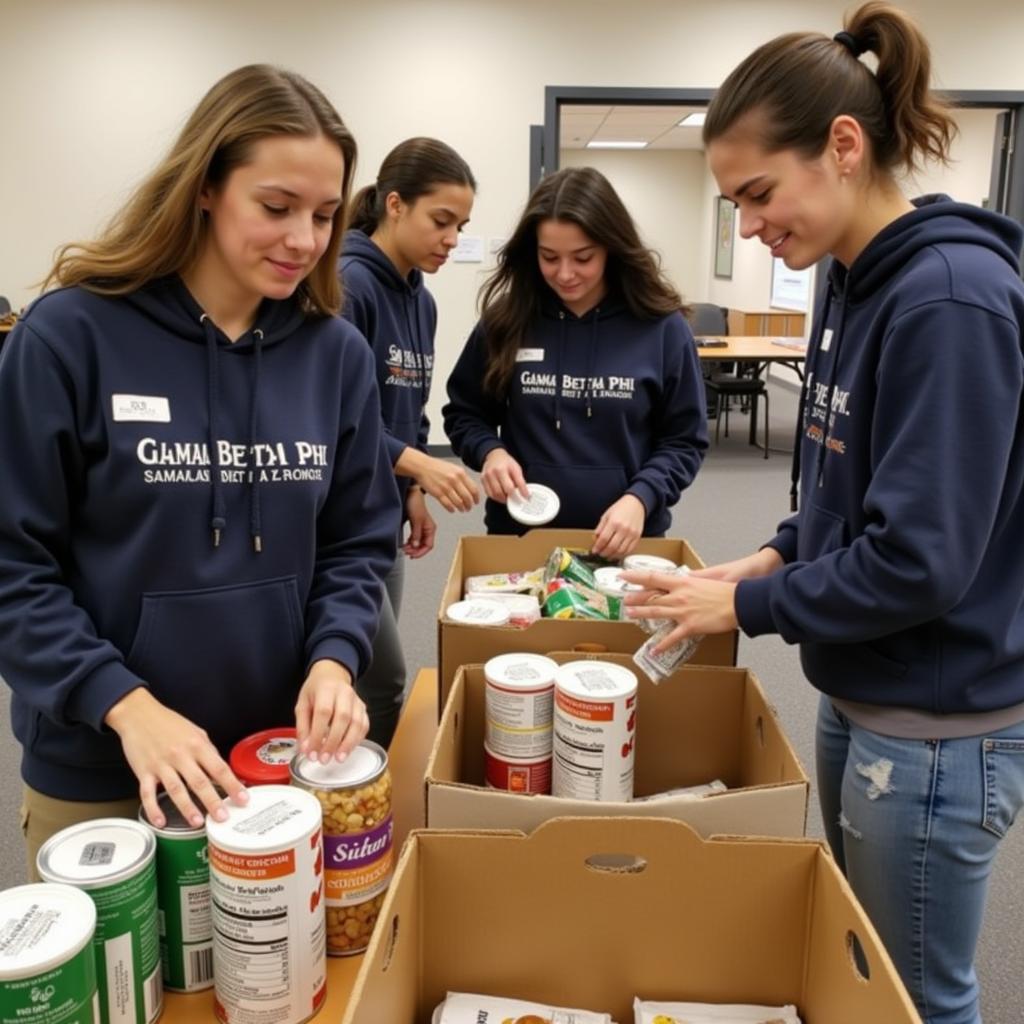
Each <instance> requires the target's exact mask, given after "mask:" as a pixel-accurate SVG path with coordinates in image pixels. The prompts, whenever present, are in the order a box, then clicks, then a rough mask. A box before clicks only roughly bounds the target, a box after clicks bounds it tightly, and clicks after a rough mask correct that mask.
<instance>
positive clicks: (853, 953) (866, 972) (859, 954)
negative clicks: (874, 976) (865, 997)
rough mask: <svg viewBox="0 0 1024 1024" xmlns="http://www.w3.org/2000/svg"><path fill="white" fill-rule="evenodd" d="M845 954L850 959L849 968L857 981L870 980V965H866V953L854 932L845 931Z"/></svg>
mask: <svg viewBox="0 0 1024 1024" xmlns="http://www.w3.org/2000/svg"><path fill="white" fill-rule="evenodd" d="M846 955H847V957H848V958H849V960H850V969H851V970H852V971H853V974H854V977H855V978H856V979H857V980H858V981H870V980H871V967H870V966H869V965H868V958H867V954H866V953H865V952H864V947H863V946H862V945H861V944H860V939H858V938H857V934H856V932H853V931H848V932H847V933H846Z"/></svg>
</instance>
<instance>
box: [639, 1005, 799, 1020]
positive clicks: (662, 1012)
mask: <svg viewBox="0 0 1024 1024" xmlns="http://www.w3.org/2000/svg"><path fill="white" fill-rule="evenodd" d="M633 1013H634V1022H635V1024H800V1018H799V1017H798V1016H797V1012H796V1007H795V1006H752V1005H749V1004H740V1003H734V1004H731V1005H726V1004H724V1003H652V1002H644V1001H642V1000H640V999H637V1000H635V1001H634V1003H633Z"/></svg>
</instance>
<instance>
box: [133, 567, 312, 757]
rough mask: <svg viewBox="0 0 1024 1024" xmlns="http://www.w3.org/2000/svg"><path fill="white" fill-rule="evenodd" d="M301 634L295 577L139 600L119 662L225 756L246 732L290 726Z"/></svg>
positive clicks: (299, 668) (300, 665)
mask: <svg viewBox="0 0 1024 1024" xmlns="http://www.w3.org/2000/svg"><path fill="white" fill-rule="evenodd" d="M304 634H305V630H304V627H303V615H302V609H301V606H300V603H299V594H298V586H297V584H296V580H295V577H294V576H288V577H284V578H281V579H272V580H261V581H259V582H255V583H246V584H241V585H239V586H231V587H213V588H210V589H206V590H186V591H171V592H163V593H151V594H144V595H143V598H142V612H141V615H140V617H139V626H138V629H137V631H136V634H135V641H134V643H133V644H132V647H131V650H130V651H129V652H128V657H127V658H126V659H125V660H126V663H127V665H128V667H129V668H130V669H131V670H132V671H133V672H135V673H136V674H137V675H138V676H139V677H140V678H141V679H143V680H145V681H146V683H147V684H148V685H149V687H150V690H151V691H152V693H153V696H154V697H156V698H157V700H159V701H161V702H162V703H164V704H166V705H167V706H168V707H171V708H173V709H174V710H175V711H177V712H179V713H180V714H182V715H184V716H185V717H186V718H188V719H189V720H190V721H192V722H194V723H196V724H197V725H200V726H202V728H204V729H206V731H207V732H208V733H209V735H210V738H211V739H212V740H213V742H214V743H215V744H216V746H217V747H218V749H219V750H220V751H221V753H226V752H227V750H228V749H229V748H230V746H231V745H232V744H233V743H235V742H236V741H237V740H239V739H241V738H242V737H243V736H246V735H248V734H249V733H251V732H255V731H257V730H258V729H266V728H271V727H274V726H283V725H288V724H290V723H291V721H292V718H293V714H294V705H295V698H296V696H297V695H298V690H299V686H300V685H301V683H302V676H303V668H304V663H303V647H304Z"/></svg>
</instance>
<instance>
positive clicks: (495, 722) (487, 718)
mask: <svg viewBox="0 0 1024 1024" xmlns="http://www.w3.org/2000/svg"><path fill="white" fill-rule="evenodd" d="M557 671H558V664H557V662H554V661H552V660H551V659H550V658H545V657H544V655H543V654H498V655H496V656H495V657H493V658H489V659H488V660H487V663H486V664H485V665H484V679H485V680H486V688H485V691H484V709H485V714H484V744H485V745H486V746H487V747H489V748H490V749H491V751H492V752H493V753H494V754H497V755H498V757H502V758H514V759H516V760H522V759H527V760H530V761H538V760H542V759H544V758H550V757H551V709H552V703H553V701H554V695H555V673H556V672H557ZM502 788H505V787H502Z"/></svg>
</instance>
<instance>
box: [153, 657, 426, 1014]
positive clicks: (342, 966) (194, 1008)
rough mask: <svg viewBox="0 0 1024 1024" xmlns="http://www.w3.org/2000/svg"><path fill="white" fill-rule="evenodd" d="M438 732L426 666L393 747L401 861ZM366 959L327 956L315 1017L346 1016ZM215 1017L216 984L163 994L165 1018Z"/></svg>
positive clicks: (420, 820) (416, 822)
mask: <svg viewBox="0 0 1024 1024" xmlns="http://www.w3.org/2000/svg"><path fill="white" fill-rule="evenodd" d="M436 733H437V670H436V669H432V668H425V669H421V670H420V672H419V674H418V675H417V676H416V679H415V681H414V683H413V687H412V692H411V693H410V695H409V700H408V702H407V703H406V705H405V709H404V710H403V711H402V717H401V719H400V721H399V723H398V729H397V731H396V732H395V738H394V740H393V741H392V743H391V749H390V751H389V760H390V762H391V779H392V783H393V786H394V790H393V794H392V813H393V814H394V816H395V851H396V855H395V859H396V861H397V859H398V858H397V851H398V850H399V849H400V848H401V845H402V843H403V842H405V837H406V836H407V835H408V834H409V832H410V831H411V830H412V829H414V828H422V827H423V824H424V804H423V773H424V770H425V769H426V766H427V757H428V755H429V754H430V748H431V746H432V745H433V743H434V735H435V734H436ZM362 962H363V958H362V956H329V957H328V958H327V999H326V1000H325V1002H324V1005H323V1006H322V1007H321V1008H320V1011H319V1013H318V1014H317V1015H316V1017H315V1018H314V1020H316V1021H318V1022H319V1021H323V1022H324V1024H336V1022H337V1021H339V1020H341V1015H342V1014H343V1013H344V1012H345V1007H346V1005H347V1004H348V997H349V995H350V993H351V992H352V985H353V984H354V982H355V979H356V974H357V973H358V971H359V965H360V964H361V963H362ZM215 1019H216V1018H215V1017H214V1013H213V989H212V988H208V989H206V990H205V991H203V992H195V993H192V994H191V995H183V994H182V993H180V992H168V993H167V994H166V996H165V997H164V1012H163V1015H162V1016H161V1018H160V1024H194V1022H195V1021H212V1020H215ZM382 1024H383V1022H382Z"/></svg>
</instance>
